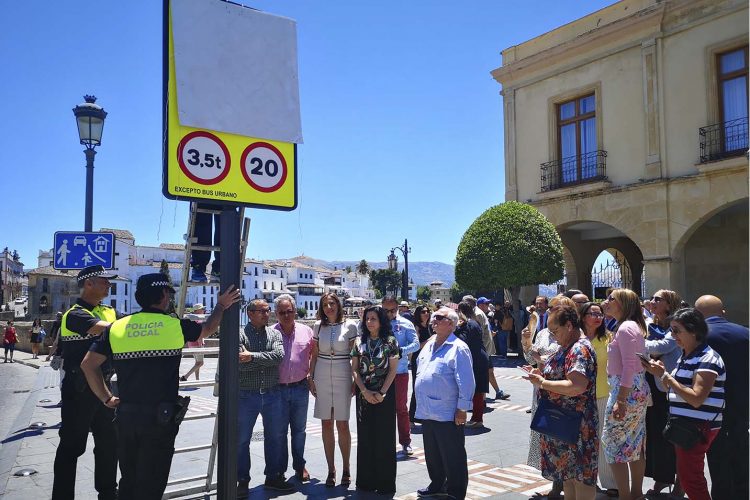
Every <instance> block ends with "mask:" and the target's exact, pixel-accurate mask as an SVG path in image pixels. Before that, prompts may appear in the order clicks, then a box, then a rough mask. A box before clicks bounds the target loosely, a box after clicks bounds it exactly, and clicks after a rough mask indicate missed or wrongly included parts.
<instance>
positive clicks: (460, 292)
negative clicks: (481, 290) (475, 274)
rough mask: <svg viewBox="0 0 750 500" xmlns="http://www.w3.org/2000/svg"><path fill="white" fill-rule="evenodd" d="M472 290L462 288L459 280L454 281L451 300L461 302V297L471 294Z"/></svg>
mask: <svg viewBox="0 0 750 500" xmlns="http://www.w3.org/2000/svg"><path fill="white" fill-rule="evenodd" d="M470 293H471V291H469V290H466V289H465V288H461V286H459V284H458V282H455V281H454V282H453V284H452V285H451V302H455V303H456V304H458V303H459V302H461V299H462V298H463V297H464V295H469V294H470Z"/></svg>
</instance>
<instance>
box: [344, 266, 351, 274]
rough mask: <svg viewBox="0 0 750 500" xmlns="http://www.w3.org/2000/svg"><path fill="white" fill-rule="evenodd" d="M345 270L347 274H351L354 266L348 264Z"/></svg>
mask: <svg viewBox="0 0 750 500" xmlns="http://www.w3.org/2000/svg"><path fill="white" fill-rule="evenodd" d="M344 271H346V274H349V273H350V272H352V266H346V267H345V268H344Z"/></svg>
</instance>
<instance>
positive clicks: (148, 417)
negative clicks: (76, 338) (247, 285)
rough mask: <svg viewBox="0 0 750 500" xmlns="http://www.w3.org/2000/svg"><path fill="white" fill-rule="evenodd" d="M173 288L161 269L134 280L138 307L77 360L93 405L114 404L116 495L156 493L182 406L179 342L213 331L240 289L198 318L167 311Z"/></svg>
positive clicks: (146, 497) (124, 499)
mask: <svg viewBox="0 0 750 500" xmlns="http://www.w3.org/2000/svg"><path fill="white" fill-rule="evenodd" d="M174 293H175V290H174V288H172V287H171V286H170V285H169V282H168V280H167V276H165V275H163V274H161V273H154V274H145V275H143V276H141V277H140V278H138V283H137V285H136V292H135V300H136V301H137V302H138V304H139V305H140V306H141V308H142V310H141V312H138V313H135V314H132V315H130V316H126V317H124V318H122V319H119V320H117V321H115V322H114V323H113V324H112V326H111V327H109V328H108V329H107V330H106V331H105V332H104V334H103V335H102V336H101V338H100V339H98V340H97V341H96V342H94V343H93V344H92V346H91V348H90V350H89V352H88V354H87V355H86V358H85V359H84V360H83V363H81V369H82V370H83V372H84V373H85V375H86V379H87V380H88V383H89V386H90V387H91V390H92V391H93V392H94V394H95V395H96V397H97V398H98V399H99V401H100V403H99V404H100V405H103V407H107V408H117V418H116V421H115V425H116V426H117V432H118V440H119V441H118V458H119V460H120V472H121V474H122V476H121V478H120V490H119V498H120V500H133V499H137V500H151V499H153V500H158V499H160V498H161V497H162V494H163V493H164V490H165V488H166V486H167V479H168V476H169V469H170V466H171V463H172V455H173V454H174V441H175V437H176V436H177V431H178V429H179V421H180V420H181V416H184V412H183V413H180V410H183V411H184V410H185V409H186V405H185V404H184V401H183V400H182V398H181V397H179V396H178V394H177V390H178V387H179V368H180V359H181V357H182V346H183V345H184V344H185V342H187V341H191V342H195V341H199V340H203V339H204V338H205V337H207V336H208V335H211V334H212V333H214V332H215V331H216V330H217V329H218V328H219V323H220V321H221V317H222V315H223V313H224V310H225V309H228V308H229V307H230V306H232V305H233V304H235V303H236V302H238V301H239V299H240V291H239V290H237V289H235V288H234V286H232V287H231V288H230V289H229V290H227V291H226V292H224V293H222V294H221V295H219V297H218V304H217V305H216V307H215V308H214V310H213V312H212V313H211V315H210V316H209V317H208V319H207V320H206V321H205V322H204V323H203V324H199V323H197V322H195V321H190V320H188V319H178V318H175V317H173V316H170V315H169V314H167V313H166V310H167V308H168V307H169V304H170V301H171V300H172V297H173V295H174ZM109 357H111V358H112V363H113V365H114V368H115V371H116V372H117V386H118V392H119V397H116V396H113V395H112V393H111V391H110V390H109V388H108V387H107V385H106V383H105V381H104V377H103V376H102V372H101V370H100V367H101V366H102V365H103V364H104V363H105V362H106V360H107V359H108V358H109Z"/></svg>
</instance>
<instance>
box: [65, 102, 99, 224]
mask: <svg viewBox="0 0 750 500" xmlns="http://www.w3.org/2000/svg"><path fill="white" fill-rule="evenodd" d="M83 99H84V100H85V101H86V102H84V103H83V104H79V105H78V106H76V107H75V108H73V114H74V115H75V117H76V122H77V124H78V137H79V138H80V140H81V144H82V145H84V146H86V149H85V150H84V151H83V152H84V154H85V155H86V218H85V227H84V231H86V232H91V231H92V229H91V226H92V220H93V210H94V207H93V203H94V156H96V151H95V149H94V148H96V146H98V145H100V144H101V143H102V130H103V129H104V119H105V118H106V117H107V112H106V111H104V109H103V108H102V107H101V106H99V105H98V104H96V97H95V96H93V95H85V96H83Z"/></svg>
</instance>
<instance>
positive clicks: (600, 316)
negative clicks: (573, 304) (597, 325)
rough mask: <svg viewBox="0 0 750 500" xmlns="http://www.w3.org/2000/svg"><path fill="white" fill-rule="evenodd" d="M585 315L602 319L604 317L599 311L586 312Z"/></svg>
mask: <svg viewBox="0 0 750 500" xmlns="http://www.w3.org/2000/svg"><path fill="white" fill-rule="evenodd" d="M586 316H591V317H592V318H596V319H602V318H603V317H604V315H603V314H599V313H586Z"/></svg>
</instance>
